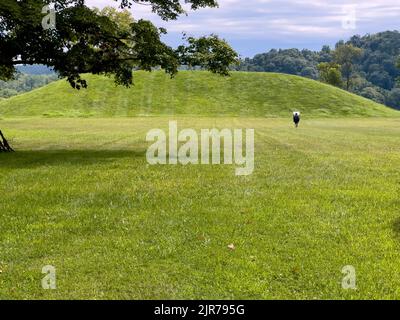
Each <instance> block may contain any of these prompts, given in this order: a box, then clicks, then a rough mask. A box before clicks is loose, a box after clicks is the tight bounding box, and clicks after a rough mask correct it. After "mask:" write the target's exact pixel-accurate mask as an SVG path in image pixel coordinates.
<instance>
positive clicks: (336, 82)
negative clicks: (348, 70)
mask: <svg viewBox="0 0 400 320" xmlns="http://www.w3.org/2000/svg"><path fill="white" fill-rule="evenodd" d="M318 71H319V76H320V80H321V81H322V82H325V83H328V84H330V85H332V86H335V87H342V86H343V81H342V74H341V72H340V65H339V64H337V63H334V62H321V63H320V64H318Z"/></svg>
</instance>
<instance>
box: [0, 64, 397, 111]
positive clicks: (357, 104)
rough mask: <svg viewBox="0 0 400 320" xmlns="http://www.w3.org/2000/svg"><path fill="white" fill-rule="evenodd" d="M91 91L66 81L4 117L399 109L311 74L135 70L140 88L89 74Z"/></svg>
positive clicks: (14, 104)
mask: <svg viewBox="0 0 400 320" xmlns="http://www.w3.org/2000/svg"><path fill="white" fill-rule="evenodd" d="M85 78H86V79H87V80H88V82H89V89H88V90H81V91H80V92H75V91H74V90H72V89H71V87H70V86H69V84H68V83H67V82H66V81H65V80H62V81H59V82H55V83H52V84H50V85H49V86H46V87H44V88H40V89H38V90H34V91H32V92H29V93H26V94H22V95H20V96H16V97H13V98H11V99H7V100H3V101H0V117H20V116H24V117H26V116H29V117H31V116H34V117H43V116H45V117H134V116H154V115H196V116H209V117H226V116H236V117H287V116H288V115H290V114H291V113H292V111H296V110H300V111H301V112H302V113H303V116H304V117H308V118H315V117H324V118H326V117H349V116H352V117H377V116H379V117H394V116H399V115H400V112H397V111H394V110H392V109H389V108H386V107H384V106H382V105H380V104H377V103H374V102H372V101H371V100H367V99H364V98H361V97H359V96H356V95H353V94H350V93H348V92H346V91H343V90H340V89H337V88H335V87H332V86H329V85H325V84H322V83H320V82H316V81H313V80H309V79H306V78H301V77H297V76H289V75H284V74H274V73H245V72H234V73H233V74H232V76H231V77H228V78H222V77H220V76H217V75H212V74H210V73H207V72H189V71H186V72H185V71H183V72H180V73H179V74H178V75H177V76H176V78H174V79H170V77H169V76H167V75H166V74H165V73H163V72H161V71H157V72H152V73H146V72H136V73H135V86H134V87H132V88H129V89H127V88H123V87H116V86H115V84H114V82H113V80H112V79H109V78H106V77H98V76H97V77H96V76H90V75H87V76H85Z"/></svg>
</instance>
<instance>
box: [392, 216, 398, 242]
mask: <svg viewBox="0 0 400 320" xmlns="http://www.w3.org/2000/svg"><path fill="white" fill-rule="evenodd" d="M392 229H393V232H394V234H395V237H396V239H397V240H398V241H400V218H397V219H396V220H394V222H393V225H392Z"/></svg>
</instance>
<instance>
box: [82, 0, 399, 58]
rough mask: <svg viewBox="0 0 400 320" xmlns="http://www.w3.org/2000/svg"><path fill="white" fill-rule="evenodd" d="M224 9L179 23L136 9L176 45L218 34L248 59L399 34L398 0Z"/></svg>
mask: <svg viewBox="0 0 400 320" xmlns="http://www.w3.org/2000/svg"><path fill="white" fill-rule="evenodd" d="M87 3H88V4H89V5H91V6H97V7H103V6H105V5H110V4H111V5H114V6H116V5H115V1H114V0H88V1H87ZM218 3H219V5H220V6H219V8H215V9H210V8H206V9H201V10H199V11H195V12H189V15H188V16H182V17H180V18H179V20H178V21H173V22H168V23H166V22H163V21H160V19H158V18H157V16H156V15H155V14H153V13H151V10H150V9H149V8H148V7H147V6H143V5H134V6H133V7H132V9H131V11H132V14H133V15H134V17H135V18H136V19H138V18H145V19H149V20H152V21H153V22H154V23H156V24H157V25H158V26H164V27H166V28H167V29H168V32H169V34H168V36H167V37H166V41H167V42H168V43H169V44H170V45H172V46H175V45H177V44H179V43H180V42H181V38H182V32H183V31H185V32H186V33H188V34H190V35H196V36H199V35H206V34H210V33H216V34H218V35H220V36H222V37H223V38H225V39H226V40H228V41H229V43H230V44H231V45H232V46H233V47H234V48H235V49H236V50H237V51H238V52H239V53H240V54H241V55H242V56H243V57H246V56H253V55H254V54H256V53H261V52H265V51H267V50H269V49H271V48H293V47H295V48H299V49H302V48H308V49H315V50H319V49H320V48H321V46H322V45H323V44H329V45H333V44H334V43H336V41H338V40H340V39H347V38H349V37H350V36H351V35H353V34H361V35H363V34H366V33H375V32H379V31H385V30H399V29H400V28H399V24H400V19H399V18H400V1H399V0H364V1H356V0H347V1H345V0H331V1H328V0H219V1H218Z"/></svg>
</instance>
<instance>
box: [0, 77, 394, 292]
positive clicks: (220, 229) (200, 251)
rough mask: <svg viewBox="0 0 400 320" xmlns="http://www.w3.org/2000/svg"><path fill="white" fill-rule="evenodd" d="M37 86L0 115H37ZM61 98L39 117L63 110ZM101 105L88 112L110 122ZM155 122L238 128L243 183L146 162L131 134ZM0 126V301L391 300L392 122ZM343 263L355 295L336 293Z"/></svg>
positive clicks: (37, 121)
mask: <svg viewBox="0 0 400 320" xmlns="http://www.w3.org/2000/svg"><path fill="white" fill-rule="evenodd" d="M157 76H161V75H157ZM228 81H234V80H228ZM305 81H308V80H305ZM139 85H140V84H139ZM57 86H62V84H60V83H56V84H53V85H51V86H50V89H51V88H53V87H57ZM148 89H149V90H150V89H151V88H148ZM41 90H42V91H43V90H49V88H44V89H41ZM41 90H38V91H34V92H33V93H31V94H30V95H29V94H27V95H23V96H20V97H16V98H13V99H10V101H14V102H13V103H12V104H11V102H9V101H8V102H6V103H4V102H3V103H1V104H0V110H1V111H0V112H1V113H2V114H3V115H8V116H10V115H14V114H17V113H18V112H20V114H21V115H27V114H28V113H29V112H32V114H31V115H35V116H38V115H40V113H41V112H42V111H41V110H39V111H38V110H36V109H35V108H39V107H40V106H41V105H40V99H39V98H40V97H39V98H37V99H33V98H34V97H35V96H36V95H38V94H39V93H40V91H41ZM90 90H91V89H90ZM90 90H89V91H88V92H87V93H80V94H81V95H84V96H87V95H90ZM119 90H122V89H118V90H117V91H116V94H115V95H113V94H110V95H108V93H107V96H108V99H110V100H111V99H114V98H115V99H119V98H118V97H119V92H120V91H119ZM215 90H218V89H217V88H216V89H215ZM307 90H308V89H307ZM310 90H311V89H310ZM326 90H331V88H329V89H328V87H327V89H326ZM334 90H336V89H334ZM332 92H333V91H332ZM155 94H156V93H155ZM157 94H161V93H157ZM237 94H238V93H237V92H233V93H232V95H233V96H232V101H229V103H227V104H226V105H223V106H221V110H225V111H226V113H229V106H230V105H231V103H234V102H235V101H236V99H235V97H236V96H235V95H237ZM293 94H294V95H295V93H293ZM336 94H337V92H336ZM349 96H350V95H349ZM27 97H31V99H32V100H31V103H32V106H33V107H32V108H33V110H36V111H35V112H36V113H34V112H33V111H29V108H27V107H26V106H27V103H28V102H26V101H25V100H26V99H27ZM47 98H48V97H45V96H41V99H43V100H44V99H47ZM239 98H240V96H238V99H239ZM82 99H83V98H82ZM188 99H191V98H188ZM260 99H261V98H260ZM277 99H278V98H277ZM279 99H280V98H279ZM318 99H319V98H318V97H315V99H314V100H312V101H318ZM351 99H355V100H357V99H359V98H357V97H353V96H351ZM351 99H350V100H346V99H344V100H343V101H344V102H343V103H344V104H345V105H346V104H350V103H351V101H352V100H351ZM65 100H66V98H65V99H59V100H56V101H54V105H50V104H48V105H47V106H48V107H49V108H53V107H54V110H56V107H58V106H59V107H60V110H61V112H62V113H63V116H65V115H69V114H70V113H69V112H70V111H71V110H72V109H71V110H69V111H68V110H67V108H68V107H70V106H69V105H68V106H67V105H66V104H65ZM355 100H354V101H355ZM360 100H361V102H362V101H364V99H361V98H360ZM24 101H25V102H24ZM82 101H84V99H83V100H82ZM243 101H245V98H243ZM288 101H291V100H290V99H288ZM312 101H311V100H310V103H311V104H312ZM349 101H350V102H349ZM203 102H204V101H197V100H195V99H194V100H193V104H194V105H196V104H197V103H198V104H199V105H200V104H201V103H203ZM24 103H25V104H24ZM108 103H110V102H109V101H108V100H107V104H108ZM153 103H155V102H154V100H153ZM171 103H172V102H171ZM237 103H238V104H239V103H241V102H240V101H239V102H237ZM260 103H261V102H260ZM282 103H283V102H282ZM338 103H339V102H338ZM107 104H106V103H103V104H100V105H99V107H98V109H96V108H95V112H97V111H96V110H98V111H99V112H98V115H105V114H108V113H109V112H112V111H111V110H113V109H112V107H113V106H114V105H112V104H110V105H109V108H106V109H102V108H103V107H102V106H105V105H107ZM210 104H211V102H210ZM288 104H289V103H288ZM371 104H372V102H371ZM93 105H96V106H97V103H95V102H93ZM182 105H183V104H182ZM117 106H118V105H117ZM145 106H146V104H144V105H143V108H145ZM342 106H343V105H342V104H340V107H337V108H336V109H334V110H333V109H332V110H331V111H330V113H329V114H328V115H333V114H335V113H340V112H342V111H337V110H338V109H340V110H345V108H350V106H349V107H343V108H342ZM373 106H375V107H376V110H378V111H376V112H377V113H378V114H381V113H383V114H386V115H389V114H392V113H393V112H392V111H390V110H388V109H384V107H382V106H379V105H376V104H373ZM72 107H73V106H72ZM72 107H71V108H72ZM252 107H254V105H251V104H249V105H248V108H252ZM13 108H14V109H13ZM18 108H21V109H20V110H19V109H18ZM165 108H167V104H165ZM341 108H342V109H341ZM357 108H359V109H357ZM300 109H301V108H300ZM43 110H44V107H43ZM82 110H86V109H85V104H84V107H83V108H82ZM120 110H122V109H119V108H118V107H117V108H116V111H115V112H116V114H121V115H122V113H121V112H120ZM127 110H132V112H131V111H129V112H128V111H127V113H129V114H131V113H132V114H133V113H136V112H143V111H142V109H140V110H138V111H133V110H136V109H134V108H133V107H132V109H130V108H128V109H127ZM163 110H167V109H163ZM194 110H197V109H194ZM208 110H213V109H212V107H210V109H208ZM240 110H241V109H240ZM257 110H258V109H257ZM269 110H272V109H269ZM301 110H302V109H301ZM310 110H311V109H310ZM317 110H318V108H317V109H314V111H315V112H314V113H312V115H313V116H318V112H319V111H317ZM352 110H353V111H351V112H352V113H353V112H354V113H355V114H357V112H358V115H360V112H361V113H363V112H364V113H366V114H367V113H368V112H371V113H372V111H371V109H368V111H362V110H364V109H362V108H361V107H360V105H354V109H352ZM354 110H358V111H354ZM360 110H361V111H360ZM50 111H51V110H50ZM100 111H101V112H100ZM286 111H287V110H283V111H281V110H278V111H277V112H276V113H274V116H276V117H278V116H279V114H280V112H282V113H284V112H286ZM71 112H72V111H71ZM82 112H86V111H82ZM215 112H217V110H215ZM244 112H245V111H244ZM268 112H269V111H268ZM310 112H311V111H310ZM321 112H322V111H321ZM324 112H325V111H324ZM64 113H65V114H64ZM160 113H163V112H162V110H161V111H160ZM176 113H179V112H176ZM210 113H212V112H211V111H210ZM222 113H223V112H222ZM264 113H266V110H262V111H259V114H257V113H256V114H255V115H254V116H257V115H260V114H264ZM289 117H290V116H289ZM170 119H177V120H178V125H179V127H180V128H186V127H191V128H196V129H201V128H213V127H218V128H225V127H227V128H254V129H255V132H256V141H255V171H254V174H253V175H251V176H248V177H236V176H235V175H234V167H233V166H202V165H198V166H196V165H192V166H185V167H183V166H148V165H147V162H146V158H145V151H146V148H147V146H148V143H146V142H145V136H146V132H147V131H148V130H149V129H152V128H157V127H161V128H166V127H167V126H168V120H170ZM0 128H2V129H3V130H6V132H7V136H8V137H9V138H10V140H11V142H12V145H13V146H14V147H15V149H16V150H17V152H16V153H12V154H0V195H1V200H0V217H1V224H0V298H3V299H4V298H11V299H14V298H24V299H40V298H46V299H55V298H67V299H77V298H89V299H102V298H111V299H116V298H122V299H150V298H152V299H188V298H208V299H224V298H227V299H231V298H235V299H241V298H243V299H251V298H253V299H276V298H282V299H292V298H295V299H303V298H305V299H356V298H400V272H399V271H400V211H399V208H400V198H399V195H400V150H399V136H400V118H393V119H390V118H385V119H384V118H358V119H354V118H348V119H345V118H342V119H331V120H329V119H312V117H311V119H307V120H306V121H303V122H302V125H301V127H300V128H299V129H298V130H295V129H294V128H293V127H292V125H291V123H290V118H285V119H283V118H275V119H271V118H270V119H264V118H252V117H242V118H240V117H227V116H225V117H222V116H219V117H198V116H189V115H187V116H184V117H179V116H175V117H174V118H171V117H163V116H154V117H138V118H131V119H127V118H126V119H125V118H108V119H68V118H65V119H57V118H55V119H42V118H16V117H14V118H8V117H7V118H5V119H3V120H0ZM230 244H234V245H235V250H230V249H229V248H228V245H230ZM45 265H53V266H55V267H56V270H57V289H56V290H43V289H42V288H41V279H42V277H43V276H44V275H43V274H41V269H42V267H43V266H45ZM346 265H352V266H354V267H355V269H356V272H357V290H344V289H342V286H341V281H342V278H343V277H344V275H343V274H342V273H341V270H342V268H343V267H344V266H346Z"/></svg>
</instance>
